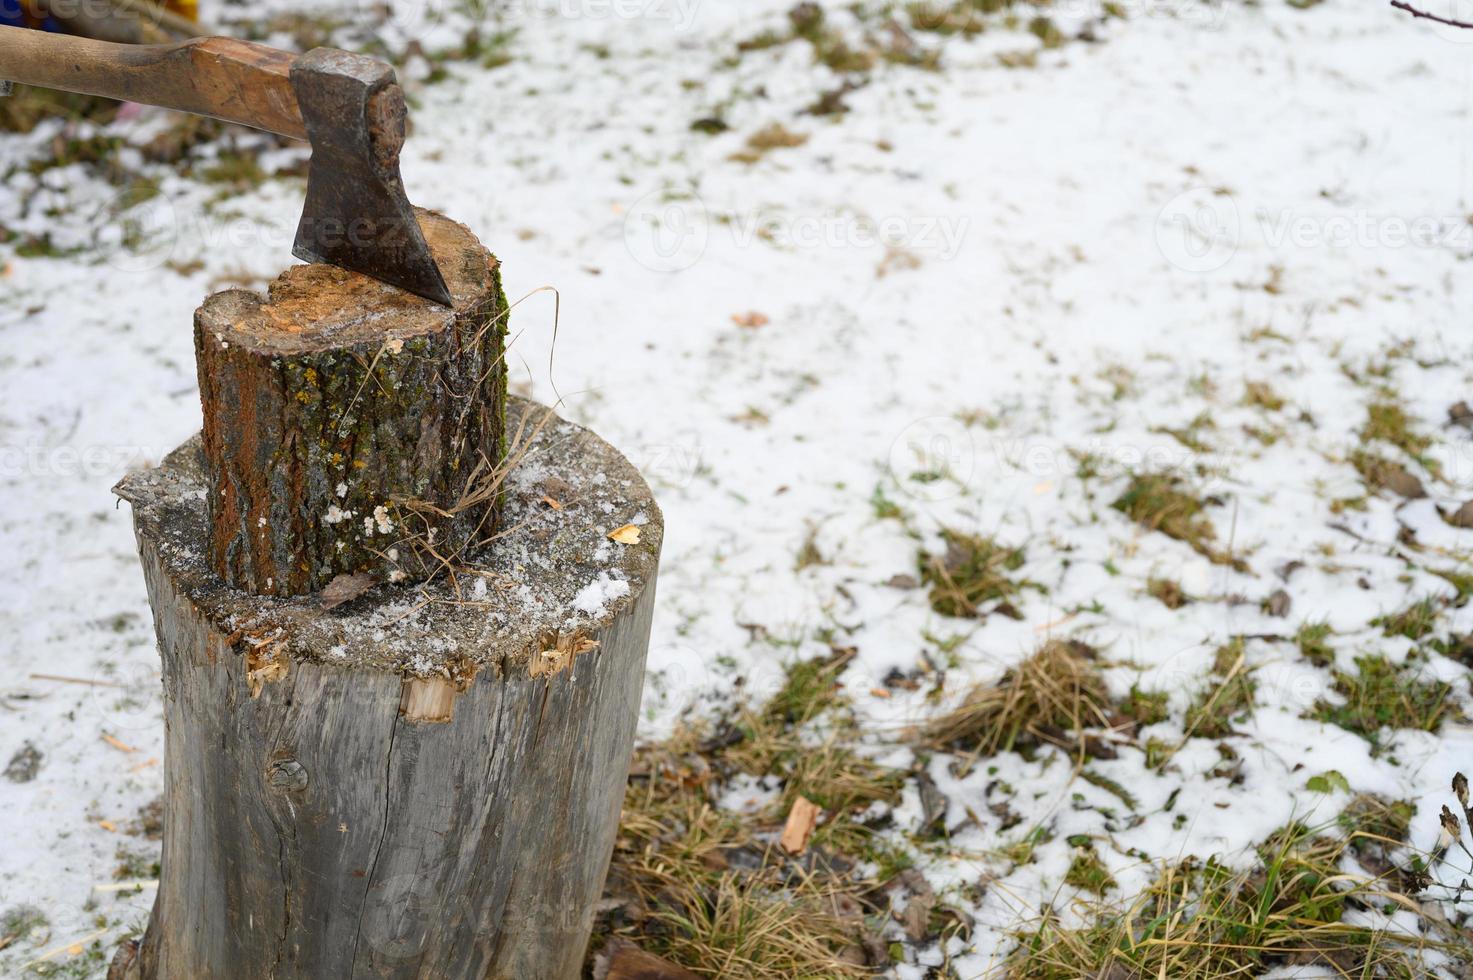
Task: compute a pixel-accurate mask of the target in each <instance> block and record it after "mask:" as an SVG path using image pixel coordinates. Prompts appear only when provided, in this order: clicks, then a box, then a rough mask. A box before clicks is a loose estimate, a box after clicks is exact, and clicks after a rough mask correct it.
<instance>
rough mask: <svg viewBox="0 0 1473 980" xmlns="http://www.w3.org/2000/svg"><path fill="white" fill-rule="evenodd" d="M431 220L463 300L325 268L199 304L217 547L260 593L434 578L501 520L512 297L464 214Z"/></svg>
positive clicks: (429, 231) (228, 578)
mask: <svg viewBox="0 0 1473 980" xmlns="http://www.w3.org/2000/svg"><path fill="white" fill-rule="evenodd" d="M420 225H421V227H422V228H423V230H424V233H425V238H426V240H427V241H428V243H429V245H430V248H431V251H432V252H433V253H434V255H435V259H436V261H437V263H438V264H439V266H440V269H441V271H442V272H443V273H444V275H445V280H446V283H447V285H448V286H449V287H450V291H451V293H452V295H453V297H454V300H455V305H454V307H453V308H452V309H446V308H445V307H442V306H439V305H437V304H435V303H432V302H430V301H429V300H426V299H421V298H420V297H418V296H414V295H411V294H409V293H406V292H404V291H402V290H398V289H394V288H393V287H391V286H386V285H384V284H383V283H380V282H377V281H376V280H373V279H369V278H368V277H366V276H362V275H358V274H356V273H351V272H345V271H343V270H341V269H336V268H334V267H332V266H326V265H305V266H296V267H294V268H292V269H290V270H288V271H287V272H285V273H283V274H282V275H281V276H280V278H278V279H277V280H276V281H275V282H274V283H273V284H272V285H271V289H270V293H269V295H268V296H267V297H265V298H263V297H261V296H259V295H257V294H255V293H251V292H247V291H244V290H239V289H233V290H227V291H226V292H222V293H217V294H215V295H214V296H211V297H210V298H209V299H207V300H206V301H205V303H204V305H203V306H201V307H200V308H199V310H198V311H197V312H196V313H195V352H196V356H197V359H198V366H199V378H200V400H201V402H202V404H203V408H204V419H205V424H204V452H205V460H206V469H207V473H208V476H209V487H208V490H209V500H210V515H211V522H210V523H211V532H210V539H209V560H210V564H211V566H212V567H213V568H214V569H215V571H216V572H217V573H218V574H219V575H220V577H221V578H222V579H223V580H224V581H225V582H226V584H228V585H231V586H234V587H236V588H240V589H245V590H246V591H249V592H254V593H257V594H262V595H277V596H291V595H301V594H305V593H309V592H316V591H318V590H320V589H322V588H323V587H324V586H326V585H327V584H328V583H329V582H330V581H332V579H333V578H335V577H336V576H338V575H344V574H370V575H374V576H378V577H382V578H387V579H391V580H399V579H404V578H408V579H415V580H418V579H424V578H427V577H429V576H431V575H433V574H435V573H437V572H439V571H442V570H444V569H445V568H446V567H447V566H448V564H450V563H451V562H453V561H454V560H456V559H458V558H459V557H460V556H462V555H463V554H465V553H466V552H468V551H470V550H473V549H474V547H475V546H476V544H477V543H479V542H481V541H483V540H485V539H487V538H488V537H489V536H490V535H491V534H492V533H493V531H494V529H495V502H496V496H497V495H496V493H495V492H494V490H495V488H494V486H492V484H493V483H494V479H495V475H496V474H497V473H498V468H499V466H500V464H501V463H502V460H503V454H504V446H503V444H502V438H503V433H504V431H505V427H504V424H503V423H504V413H505V399H506V366H505V363H504V360H503V355H504V350H503V343H504V336H505V332H506V319H507V317H506V314H507V308H506V298H505V296H504V295H503V294H502V291H501V281H500V274H499V267H498V264H497V261H496V259H495V257H493V256H492V255H491V254H490V253H489V252H487V251H486V249H485V248H483V247H482V246H481V244H480V242H478V241H476V239H475V237H474V236H473V235H472V234H471V233H470V231H469V230H468V229H467V228H465V226H463V225H460V224H457V223H456V222H454V221H451V220H449V219H448V218H445V217H444V216H442V215H438V214H433V213H431V212H425V211H422V212H420Z"/></svg>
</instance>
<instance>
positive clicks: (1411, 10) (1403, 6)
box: [1391, 0, 1473, 31]
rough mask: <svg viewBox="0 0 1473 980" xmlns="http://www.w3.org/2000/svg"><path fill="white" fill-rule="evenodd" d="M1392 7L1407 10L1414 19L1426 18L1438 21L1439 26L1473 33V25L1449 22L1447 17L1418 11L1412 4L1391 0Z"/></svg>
mask: <svg viewBox="0 0 1473 980" xmlns="http://www.w3.org/2000/svg"><path fill="white" fill-rule="evenodd" d="M1391 5H1392V6H1393V7H1395V8H1396V9H1397V10H1405V11H1406V12H1407V13H1409V14H1411V15H1412V16H1413V17H1424V18H1426V19H1427V20H1431V21H1436V22H1437V23H1439V24H1446V25H1447V26H1448V27H1461V28H1463V29H1464V30H1470V31H1473V24H1469V23H1467V22H1466V21H1461V20H1448V19H1447V18H1446V17H1439V16H1437V15H1436V14H1429V13H1427V11H1425V10H1418V9H1417V8H1416V7H1413V6H1412V5H1411V4H1409V3H1405V2H1404V0H1391Z"/></svg>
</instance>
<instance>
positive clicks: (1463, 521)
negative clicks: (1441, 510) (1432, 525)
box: [1447, 500, 1473, 528]
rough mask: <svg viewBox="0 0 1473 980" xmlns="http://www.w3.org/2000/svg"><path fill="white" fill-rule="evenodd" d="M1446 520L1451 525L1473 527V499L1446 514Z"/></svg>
mask: <svg viewBox="0 0 1473 980" xmlns="http://www.w3.org/2000/svg"><path fill="white" fill-rule="evenodd" d="M1447 522H1448V523H1449V524H1451V525H1452V526H1453V527H1465V528H1466V527H1473V500H1470V501H1468V502H1467V503H1466V504H1464V505H1463V506H1461V507H1459V508H1458V509H1457V510H1455V511H1453V512H1452V513H1451V514H1448V515H1447Z"/></svg>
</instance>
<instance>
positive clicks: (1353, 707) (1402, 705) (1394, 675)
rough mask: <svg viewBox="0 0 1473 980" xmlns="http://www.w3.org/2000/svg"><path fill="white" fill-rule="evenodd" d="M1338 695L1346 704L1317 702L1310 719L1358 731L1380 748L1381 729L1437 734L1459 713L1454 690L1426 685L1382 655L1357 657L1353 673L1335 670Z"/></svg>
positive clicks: (1429, 682)
mask: <svg viewBox="0 0 1473 980" xmlns="http://www.w3.org/2000/svg"><path fill="white" fill-rule="evenodd" d="M1334 690H1335V693H1337V694H1339V695H1340V697H1341V698H1342V701H1343V703H1340V704H1336V703H1334V702H1331V701H1329V700H1327V699H1326V700H1321V701H1318V702H1316V703H1315V706H1314V709H1313V711H1312V712H1311V716H1312V717H1314V718H1315V719H1317V720H1319V721H1324V722H1329V723H1330V724H1332V725H1339V726H1340V727H1341V728H1344V729H1346V730H1347V731H1352V732H1355V733H1356V734H1357V735H1359V736H1361V737H1362V738H1364V739H1366V740H1367V741H1368V742H1370V743H1371V744H1372V745H1377V746H1379V745H1380V739H1381V732H1382V730H1383V729H1387V728H1392V729H1395V728H1411V729H1416V730H1418V731H1423V732H1431V731H1436V730H1437V726H1438V725H1439V724H1440V723H1441V722H1442V719H1443V717H1444V716H1445V715H1447V714H1448V713H1449V712H1454V711H1456V705H1455V703H1454V702H1453V701H1452V700H1451V698H1450V695H1451V694H1452V685H1450V684H1447V683H1444V682H1442V681H1437V680H1423V679H1421V678H1420V677H1418V676H1417V674H1416V673H1415V672H1414V671H1412V670H1409V669H1407V668H1403V667H1397V666H1396V665H1395V664H1393V663H1391V661H1389V660H1387V659H1386V658H1385V657H1383V656H1379V655H1371V654H1368V655H1365V656H1361V657H1357V658H1356V659H1355V673H1350V672H1349V671H1336V672H1335V686H1334Z"/></svg>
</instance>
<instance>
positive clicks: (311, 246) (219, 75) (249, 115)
mask: <svg viewBox="0 0 1473 980" xmlns="http://www.w3.org/2000/svg"><path fill="white" fill-rule="evenodd" d="M0 78H3V79H6V80H7V81H8V82H20V83H22V84H26V85H39V86H43V87H46V88H56V89H62V90H64V91H68V92H80V93H83V94H85V95H97V96H102V97H104V98H109V99H122V100H125V101H128V102H142V103H145V104H148V105H156V106H163V107H165V108H168V109H178V110H181V111H183V112H192V113H194V114H196V115H201V116H213V117H214V118H216V119H223V120H226V121H227V122H233V123H240V124H241V125H244V126H251V127H253V128H255V129H264V130H266V131H267V132H271V133H279V134H281V135H282V136H287V137H290V138H292V139H299V140H301V139H304V140H306V141H307V142H308V143H309V144H310V145H311V147H312V164H311V167H310V168H309V170H308V177H307V202H306V205H305V206H304V207H303V209H302V220H301V222H300V223H299V224H298V225H297V238H296V242H295V244H294V245H293V246H292V254H293V255H295V256H297V258H300V259H303V260H305V261H307V262H326V263H328V264H330V265H336V266H341V267H342V268H344V269H351V270H353V271H354V272H361V273H363V274H364V275H367V276H372V277H373V278H375V279H379V280H382V281H383V282H387V283H390V284H392V285H395V286H399V287H400V288H403V289H407V290H409V291H410V292H412V293H416V294H418V295H420V296H423V297H425V298H426V299H430V300H433V301H435V302H436V303H441V304H443V305H445V306H449V305H451V300H450V291H449V289H447V288H446V286H445V279H444V277H443V276H441V275H440V270H439V268H438V267H437V266H436V265H435V260H434V258H433V257H432V256H431V255H430V249H429V246H428V245H426V244H425V239H424V235H423V234H422V233H421V232H420V229H419V222H418V221H417V220H416V219H415V216H414V209H413V208H412V207H411V206H410V204H409V200H408V198H406V197H405V196H404V183H403V181H402V180H400V177H399V150H400V149H401V148H402V147H403V145H404V127H405V121H406V116H407V112H406V110H405V107H404V92H403V90H402V89H400V88H399V83H398V81H397V80H396V79H395V77H394V70H393V69H392V68H390V67H389V66H388V65H386V64H384V63H383V62H381V61H376V60H375V59H373V58H368V57H364V56H363V55H357V54H352V53H350V52H347V51H339V50H337V49H335V48H316V49H314V50H312V51H309V52H307V53H306V54H304V55H295V54H290V53H288V52H286V51H278V50H276V49H275V48H268V47H265V46H264V45H260V44H252V43H250V42H247V41H238V40H235V39H233V38H225V37H206V38H196V39H194V40H190V41H183V42H180V43H178V44H158V45H129V44H112V43H109V42H107V41H93V40H89V39H86V38H77V37H64V36H61V35H56V34H47V33H43V32H41V31H28V30H23V29H21V28H11V27H0ZM6 87H7V86H6V85H4V84H3V83H0V90H3V89H4V88H6ZM0 94H4V93H3V91H0Z"/></svg>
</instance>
